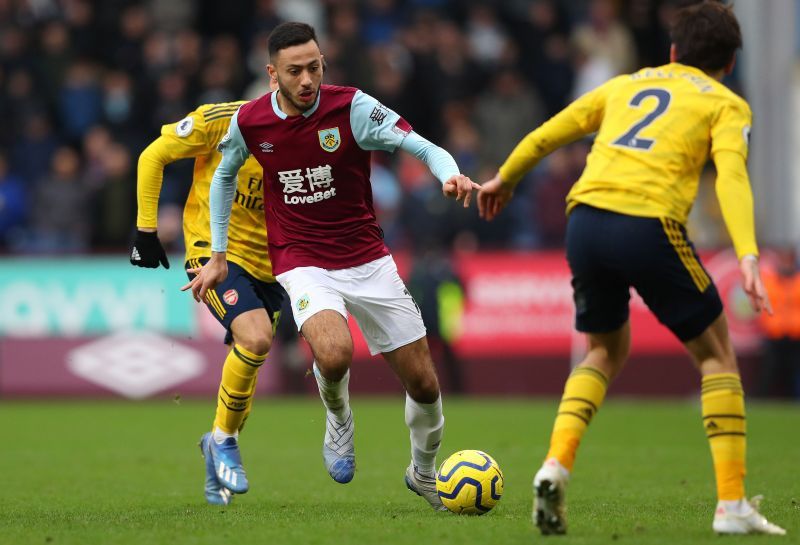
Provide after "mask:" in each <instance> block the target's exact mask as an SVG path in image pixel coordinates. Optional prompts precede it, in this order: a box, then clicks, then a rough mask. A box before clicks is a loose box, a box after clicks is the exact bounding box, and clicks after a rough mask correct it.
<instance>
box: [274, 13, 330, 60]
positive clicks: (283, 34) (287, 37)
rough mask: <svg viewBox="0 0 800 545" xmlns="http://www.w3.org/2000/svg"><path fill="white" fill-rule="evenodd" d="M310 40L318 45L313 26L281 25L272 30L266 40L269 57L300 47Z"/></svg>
mask: <svg viewBox="0 0 800 545" xmlns="http://www.w3.org/2000/svg"><path fill="white" fill-rule="evenodd" d="M311 40H313V41H314V43H316V44H319V42H318V41H317V33H316V32H315V31H314V27H313V26H311V25H307V24H305V23H296V22H292V23H281V24H279V25H278V26H276V27H275V28H274V29H273V30H272V32H271V33H270V35H269V39H268V40H267V49H268V50H269V56H270V57H272V56H274V55H275V54H276V53H277V52H278V51H280V50H281V49H286V48H287V47H292V46H294V45H301V44H304V43H307V42H310V41H311Z"/></svg>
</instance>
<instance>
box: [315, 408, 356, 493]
mask: <svg viewBox="0 0 800 545" xmlns="http://www.w3.org/2000/svg"><path fill="white" fill-rule="evenodd" d="M354 432H355V425H354V424H353V413H352V412H351V413H350V414H348V416H347V419H346V420H345V421H344V423H343V424H340V423H339V422H338V421H337V420H336V419H335V418H334V417H333V415H332V414H331V413H330V412H329V413H328V419H327V423H326V426H325V441H324V442H323V443H322V457H323V459H324V460H325V469H327V470H328V473H329V474H330V476H331V477H333V480H334V481H336V482H337V483H341V484H346V483H349V482H350V481H352V480H353V477H354V476H355V473H356V454H355V452H356V451H355V447H354V446H353V437H354Z"/></svg>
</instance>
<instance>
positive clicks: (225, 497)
mask: <svg viewBox="0 0 800 545" xmlns="http://www.w3.org/2000/svg"><path fill="white" fill-rule="evenodd" d="M210 441H212V438H211V433H210V432H209V433H204V434H203V436H202V437H201V438H200V444H199V445H198V446H199V447H200V453H201V454H202V455H203V458H204V459H205V464H206V482H205V494H206V501H207V502H208V503H210V504H211V505H230V503H231V502H232V501H233V493H232V492H231V491H230V490H228V489H227V488H225V487H224V486H222V485H221V484H219V479H217V473H216V471H214V462H213V461H212V460H211V452H210V451H209V450H208V443H209V442H210Z"/></svg>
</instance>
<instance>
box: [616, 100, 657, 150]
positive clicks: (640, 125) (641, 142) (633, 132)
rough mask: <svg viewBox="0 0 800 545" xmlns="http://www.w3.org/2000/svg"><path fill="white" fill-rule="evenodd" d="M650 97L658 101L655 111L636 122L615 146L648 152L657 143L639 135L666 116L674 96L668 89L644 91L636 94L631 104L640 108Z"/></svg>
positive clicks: (617, 140) (618, 139)
mask: <svg viewBox="0 0 800 545" xmlns="http://www.w3.org/2000/svg"><path fill="white" fill-rule="evenodd" d="M648 97H655V98H656V99H658V103H657V104H656V107H655V109H654V110H653V111H652V112H650V113H649V114H647V115H646V116H644V117H643V118H642V119H641V120H640V121H638V122H636V123H635V124H634V125H633V126H632V127H631V128H630V129H628V130H627V131H626V132H625V134H623V135H622V136H620V137H619V138H617V139H616V140H614V142H613V144H614V145H615V146H624V147H626V148H633V149H639V150H644V151H648V150H649V149H650V148H652V147H653V144H655V143H656V141H655V140H653V139H652V138H639V136H638V134H639V132H641V131H642V130H643V129H644V128H645V127H647V126H648V125H649V124H650V123H652V122H653V121H655V120H656V119H658V118H659V117H661V116H662V115H664V112H666V111H667V108H668V107H669V103H670V100H672V95H671V94H670V92H669V91H667V90H666V89H644V90H642V91H639V92H638V93H636V94H635V95H634V96H633V98H632V99H631V101H630V102H629V104H630V105H631V106H633V107H635V108H638V107H639V105H640V104H641V103H642V101H643V100H644V99H646V98H648Z"/></svg>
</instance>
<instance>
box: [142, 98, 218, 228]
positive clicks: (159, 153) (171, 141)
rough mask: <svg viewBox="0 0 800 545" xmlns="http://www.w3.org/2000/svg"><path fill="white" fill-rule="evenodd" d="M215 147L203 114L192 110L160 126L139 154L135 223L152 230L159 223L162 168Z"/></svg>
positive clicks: (202, 153)
mask: <svg viewBox="0 0 800 545" xmlns="http://www.w3.org/2000/svg"><path fill="white" fill-rule="evenodd" d="M213 148H214V143H213V142H211V141H210V138H209V135H208V134H207V131H206V125H205V121H204V118H203V114H202V113H201V112H200V111H199V110H195V111H194V112H192V113H190V114H189V115H187V116H186V117H184V118H183V119H181V120H180V121H178V122H177V123H170V124H169V125H164V126H163V127H161V136H159V137H158V138H157V139H156V140H155V141H153V142H152V143H151V144H150V145H149V146H147V148H145V150H144V151H143V152H142V153H141V155H140V156H139V163H138V167H137V171H136V200H137V204H138V212H137V217H136V225H137V227H140V228H151V229H154V228H156V227H157V224H158V198H159V195H160V194H161V184H162V183H163V179H164V167H165V166H166V165H168V164H169V163H172V162H174V161H178V160H180V159H187V158H191V157H198V156H200V155H205V154H206V153H208V152H209V151H210V150H212V149H213Z"/></svg>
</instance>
